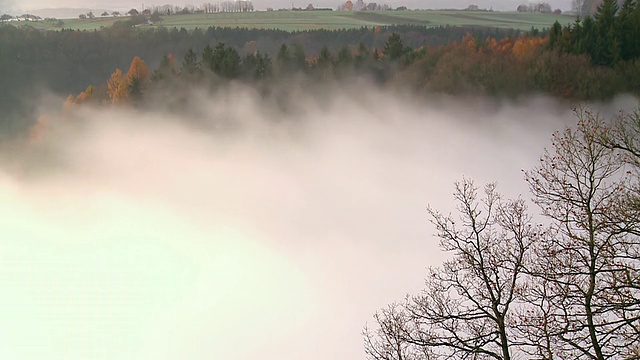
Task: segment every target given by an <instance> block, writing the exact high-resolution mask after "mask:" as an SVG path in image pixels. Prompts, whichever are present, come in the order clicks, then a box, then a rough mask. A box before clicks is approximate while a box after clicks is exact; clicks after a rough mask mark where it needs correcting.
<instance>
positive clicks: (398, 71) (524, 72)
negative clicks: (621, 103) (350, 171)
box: [0, 0, 640, 134]
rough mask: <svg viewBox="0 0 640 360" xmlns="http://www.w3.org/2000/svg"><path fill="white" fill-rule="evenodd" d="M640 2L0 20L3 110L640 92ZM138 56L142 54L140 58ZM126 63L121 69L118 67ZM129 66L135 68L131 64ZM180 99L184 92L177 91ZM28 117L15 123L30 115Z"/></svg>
mask: <svg viewBox="0 0 640 360" xmlns="http://www.w3.org/2000/svg"><path fill="white" fill-rule="evenodd" d="M639 28H640V6H636V3H635V1H626V2H625V3H624V5H623V6H622V8H620V9H618V8H617V3H616V1H615V0H607V1H604V2H603V3H602V4H601V5H600V6H599V7H598V11H597V12H596V14H595V15H594V16H593V19H592V18H586V19H583V20H578V21H576V22H575V23H574V24H572V25H570V26H566V27H564V28H563V27H561V26H560V25H559V24H557V23H556V24H555V25H554V26H553V28H552V29H550V30H549V31H537V30H534V29H532V30H531V31H530V32H528V33H521V32H518V31H514V30H500V29H487V28H476V27H440V28H426V27H419V26H394V27H376V28H361V29H352V30H334V31H328V30H312V31H303V32H295V33H290V32H285V31H278V30H256V29H243V28H240V29H238V28H214V27H210V28H208V29H206V30H200V29H195V30H193V31H187V30H185V29H184V28H183V29H176V28H173V29H167V28H163V27H159V28H155V29H141V28H136V27H135V26H133V25H132V23H130V22H128V21H123V22H120V23H117V24H116V25H114V26H112V27H110V28H104V29H101V30H97V31H71V30H60V31H47V32H42V31H38V30H35V29H32V28H29V27H22V28H16V27H13V26H11V25H5V26H0V46H1V47H0V78H2V80H3V81H2V82H1V83H0V102H1V103H0V106H1V107H2V109H3V112H4V114H5V116H3V120H2V122H3V123H2V124H1V126H2V127H3V129H5V130H6V131H4V133H5V134H9V133H15V132H21V131H25V130H27V129H28V128H30V126H31V125H32V124H33V121H34V119H35V118H37V116H38V115H39V114H37V111H36V110H35V109H33V108H31V107H30V106H29V104H30V103H31V102H32V100H33V99H34V98H37V97H39V96H41V95H42V90H41V89H47V91H52V92H53V93H54V94H58V95H61V96H65V97H66V96H67V95H69V94H71V95H70V96H69V98H68V99H67V103H81V102H85V101H87V99H89V98H90V99H91V100H92V101H93V102H94V103H96V104H110V103H125V102H126V103H131V104H136V105H137V106H144V104H145V96H144V95H145V94H147V93H153V92H154V91H155V90H158V89H169V88H173V89H182V88H184V87H190V86H192V85H198V86H200V87H210V88H212V89H219V88H221V87H224V85H225V84H226V83H228V82H229V81H239V82H244V83H247V84H250V85H252V86H254V85H255V86H256V87H258V88H259V89H263V90H265V89H270V88H271V89H275V88H278V87H277V86H274V85H277V84H279V83H284V82H287V81H289V80H290V79H291V77H292V76H295V77H296V79H298V80H300V79H302V80H301V81H308V82H310V83H315V84H317V83H319V82H320V81H327V82H329V81H330V82H340V81H345V79H347V80H348V79H350V78H351V77H353V76H356V77H363V78H367V79H369V80H371V81H373V82H375V83H378V84H380V85H383V86H401V87H403V88H405V89H408V90H410V91H412V92H414V93H415V94H418V95H419V94H427V93H431V92H440V93H450V94H462V95H487V96H496V97H519V96H526V95H530V94H548V95H551V96H554V97H558V98H562V99H568V100H594V99H595V100H597V99H608V98H611V97H612V96H615V95H616V94H620V93H632V94H636V95H637V94H639V92H640V60H639V59H638V57H639V56H640V50H639V48H638V46H639V44H640V43H639V40H638V37H637V36H634V34H637V33H639V32H638V31H637V30H638V29H639ZM132 59H133V60H132ZM116 69H118V70H116ZM127 69H128V70H127ZM175 96H176V98H177V99H179V97H180V94H179V91H176V94H175ZM25 116H26V118H28V119H31V120H30V121H24V120H20V121H18V120H16V119H23V118H25Z"/></svg>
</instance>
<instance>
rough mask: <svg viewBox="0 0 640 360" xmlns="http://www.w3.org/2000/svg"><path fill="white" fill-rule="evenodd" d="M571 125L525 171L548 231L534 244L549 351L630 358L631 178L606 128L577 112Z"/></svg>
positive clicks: (636, 306) (634, 306)
mask: <svg viewBox="0 0 640 360" xmlns="http://www.w3.org/2000/svg"><path fill="white" fill-rule="evenodd" d="M577 116H578V118H579V123H578V126H577V128H576V129H575V130H574V129H567V130H566V131H564V132H563V133H556V134H554V137H553V151H551V152H549V151H546V152H545V153H544V154H543V156H542V157H541V159H540V165H539V166H538V167H536V168H535V169H533V170H532V171H530V172H528V173H527V181H528V182H529V185H530V189H531V192H532V194H533V196H534V201H535V202H536V203H537V204H538V205H539V206H540V207H541V209H542V211H543V215H545V216H546V217H548V218H549V219H550V220H551V222H552V230H553V231H554V236H549V237H548V239H547V240H546V242H545V243H544V246H543V247H541V248H540V249H539V253H538V257H539V259H540V261H539V263H541V264H543V265H544V266H543V268H544V271H540V267H539V268H538V271H537V272H535V271H534V272H532V274H533V275H534V276H535V277H537V278H538V279H539V280H540V281H541V282H542V283H543V284H545V286H546V287H547V289H548V290H549V293H548V294H545V295H544V296H545V301H547V302H548V307H547V310H549V311H548V313H547V314H546V318H545V319H544V321H546V322H547V323H549V324H553V326H552V328H553V330H552V331H551V332H550V335H551V336H552V338H553V341H554V344H553V349H554V350H553V352H554V353H555V354H558V355H559V356H560V357H564V358H567V357H568V358H577V357H586V358H591V359H598V360H603V359H610V358H625V357H629V356H633V354H632V353H633V348H634V347H635V346H636V344H638V343H640V331H639V329H640V291H639V288H638V284H639V283H640V277H639V276H638V275H639V274H638V271H639V270H638V269H640V257H638V249H639V246H640V244H639V243H638V238H637V236H634V235H633V234H632V233H630V231H629V230H630V229H637V225H638V222H637V220H638V219H637V217H638V216H637V214H636V216H635V217H628V216H627V215H628V213H629V211H628V208H627V207H626V206H627V205H626V204H627V199H628V198H629V195H630V192H629V191H630V189H631V186H630V184H631V181H632V180H631V178H632V177H631V176H630V173H627V172H626V171H625V162H624V161H622V156H621V155H620V154H619V153H618V152H616V151H615V150H614V149H613V148H612V147H609V146H604V145H603V144H602V141H600V140H601V139H602V137H603V134H606V133H607V132H608V131H609V130H608V128H607V127H605V126H604V124H603V123H602V121H600V119H599V118H598V117H597V116H592V115H591V114H590V113H588V112H585V111H577Z"/></svg>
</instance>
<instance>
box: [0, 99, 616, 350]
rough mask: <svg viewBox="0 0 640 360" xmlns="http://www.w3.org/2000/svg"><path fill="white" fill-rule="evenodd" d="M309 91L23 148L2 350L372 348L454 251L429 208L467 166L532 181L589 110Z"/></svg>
mask: <svg viewBox="0 0 640 360" xmlns="http://www.w3.org/2000/svg"><path fill="white" fill-rule="evenodd" d="M363 89H366V90H363ZM303 90H304V89H298V88H294V89H292V91H291V94H292V95H291V97H290V98H289V99H288V100H289V104H295V106H294V107H293V108H292V107H291V106H288V107H285V108H286V110H283V108H282V106H279V105H278V104H276V103H275V102H273V101H271V100H268V99H265V98H264V97H262V96H259V95H257V94H256V93H254V92H253V91H251V90H248V89H246V88H244V87H241V86H236V87H234V86H231V87H230V88H229V89H228V91H224V92H220V93H218V94H217V95H215V96H213V95H211V94H209V93H206V92H194V93H193V96H191V97H190V99H189V100H188V101H187V102H186V103H185V104H184V108H183V109H184V110H183V111H174V112H171V113H169V112H166V111H163V110H153V109H149V110H144V111H143V110H140V109H137V110H136V109H133V108H129V107H115V106H114V107H110V108H92V107H90V106H85V107H80V108H78V109H76V110H74V111H73V113H71V114H68V115H65V116H60V117H56V116H52V117H50V118H49V123H48V125H47V128H46V129H45V130H44V132H43V133H42V134H41V136H40V137H39V138H38V140H37V141H32V142H30V143H29V144H24V145H23V144H21V143H20V142H15V143H12V144H11V145H6V146H5V148H3V149H2V153H3V157H2V160H1V165H0V241H1V242H2V244H1V245H0V259H1V260H0V261H1V262H2V266H0V357H2V358H6V359H25V360H31V359H45V358H46V359H51V360H56V359H116V358H117V359H177V358H184V359H216V358H225V359H234V360H235V359H238V360H240V359H256V358H260V359H267V360H268V359H282V360H288V359H291V360H293V359H311V360H313V359H328V358H330V359H361V358H364V354H363V351H362V338H361V331H362V327H363V326H364V324H365V323H366V322H368V321H370V319H371V314H372V313H374V312H375V311H376V309H378V308H380V307H382V306H384V305H385V304H387V303H389V302H392V301H394V300H399V299H401V297H402V294H404V293H407V292H415V291H417V290H418V289H420V288H421V286H422V282H423V278H424V275H425V268H426V267H427V266H430V265H437V264H439V263H440V262H441V260H442V259H443V255H442V253H440V251H439V250H438V248H437V240H436V239H435V238H434V237H433V236H432V234H433V233H434V229H433V228H432V227H431V225H430V224H429V222H428V220H427V214H426V211H425V208H426V206H427V205H428V204H431V205H432V206H433V207H435V208H438V209H441V210H443V211H444V212H448V211H450V210H453V209H452V208H451V203H452V202H451V193H452V184H453V182H454V181H456V180H459V179H461V178H462V177H463V176H465V177H469V178H473V179H475V180H476V181H477V182H478V183H479V184H482V183H485V182H489V181H498V184H499V189H500V190H501V192H503V193H505V194H506V195H508V196H517V195H518V194H525V195H524V196H525V197H526V192H527V186H526V184H525V183H524V181H522V175H521V172H520V170H521V169H527V168H530V167H532V166H534V165H535V164H536V162H537V160H538V156H539V154H540V153H541V152H542V150H543V148H544V147H545V146H547V145H548V143H549V138H550V134H551V133H552V132H553V131H554V130H557V129H561V128H563V127H564V126H565V124H572V123H574V122H575V118H574V116H573V114H572V113H571V111H570V109H569V108H568V107H566V106H562V105H560V104H557V103H555V102H554V101H552V100H549V99H545V98H538V99H531V100H527V101H521V102H519V103H510V104H507V103H504V104H502V103H496V102H485V101H484V100H477V99H475V100H472V99H464V100H462V99H452V98H446V97H434V98H431V99H427V100H424V99H420V100H419V99H416V98H413V97H411V96H408V95H403V94H398V93H397V92H393V91H390V90H380V89H376V88H374V87H361V86H359V87H357V88H356V87H355V86H354V87H351V88H349V87H344V86H343V87H339V88H331V89H328V90H329V91H324V94H325V95H323V96H313V95H310V94H312V93H313V92H305V91H303ZM305 93H306V94H307V95H304V94H305ZM619 105H620V104H615V105H612V108H613V109H618V108H620V107H621V106H619Z"/></svg>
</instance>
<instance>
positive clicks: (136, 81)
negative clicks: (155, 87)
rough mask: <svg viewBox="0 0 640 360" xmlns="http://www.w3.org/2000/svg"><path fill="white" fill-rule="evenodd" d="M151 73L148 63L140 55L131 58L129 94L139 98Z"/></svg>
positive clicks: (128, 83)
mask: <svg viewBox="0 0 640 360" xmlns="http://www.w3.org/2000/svg"><path fill="white" fill-rule="evenodd" d="M149 78H150V73H149V68H148V67H147V64H145V62H144V60H142V59H141V58H140V57H139V56H135V57H134V58H133V60H131V65H130V66H129V71H127V76H126V80H127V86H128V88H129V94H130V95H131V96H132V97H133V98H139V97H140V96H141V95H142V89H143V88H144V85H145V84H146V82H147V81H149Z"/></svg>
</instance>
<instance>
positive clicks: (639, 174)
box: [365, 109, 640, 360]
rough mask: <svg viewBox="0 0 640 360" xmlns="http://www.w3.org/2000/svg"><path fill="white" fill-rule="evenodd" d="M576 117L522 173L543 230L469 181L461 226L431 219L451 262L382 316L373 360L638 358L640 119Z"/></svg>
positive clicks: (463, 191) (520, 203)
mask: <svg viewBox="0 0 640 360" xmlns="http://www.w3.org/2000/svg"><path fill="white" fill-rule="evenodd" d="M577 115H578V118H579V123H578V126H577V128H574V129H571V128H569V129H567V130H566V131H564V132H562V133H556V134H554V136H553V146H552V148H551V149H550V150H549V151H545V153H544V154H543V155H542V156H541V158H540V165H538V166H537V167H535V168H534V169H532V170H531V171H528V172H525V174H526V180H527V182H528V183H529V185H530V190H531V194H532V196H533V201H534V202H535V203H536V204H537V205H538V206H539V207H540V210H541V211H542V215H544V217H545V219H546V223H545V224H544V225H541V224H539V223H537V222H536V221H534V220H533V218H532V216H531V215H530V213H529V210H528V209H527V206H526V203H525V201H524V200H522V199H516V200H509V199H504V198H502V197H501V196H500V194H499V193H498V192H497V190H496V186H495V184H490V185H488V186H486V188H485V189H484V195H483V196H480V195H478V190H477V188H476V187H475V186H474V184H473V182H472V181H470V180H464V181H462V182H460V183H458V184H456V190H455V195H454V196H455V199H456V203H457V205H458V206H457V209H458V211H459V212H458V215H459V216H455V217H454V216H452V215H445V214H442V213H440V212H438V211H437V210H434V209H429V213H430V215H431V219H432V223H433V224H434V225H435V227H436V229H437V235H438V237H439V239H440V246H441V248H442V250H443V251H445V252H447V253H449V254H450V255H451V258H450V260H447V261H445V262H444V263H443V265H442V266H440V267H434V268H430V269H429V273H428V275H427V278H426V279H425V288H424V290H423V291H422V292H421V293H420V294H417V295H413V296H408V297H407V298H406V300H405V301H402V302H399V303H395V304H391V305H389V306H388V307H387V308H384V309H383V310H381V311H380V312H379V313H378V314H376V315H375V326H374V327H370V328H368V329H365V348H366V352H367V355H368V357H369V359H372V360H425V359H496V360H509V359H594V360H605V359H612V360H613V359H620V360H623V359H638V358H640V183H639V182H638V179H640V109H638V110H637V111H636V112H632V113H626V114H625V113H623V114H621V115H620V116H619V117H618V118H617V119H615V120H614V121H613V122H612V123H607V122H605V121H603V120H601V119H600V118H598V116H596V115H593V114H591V113H589V112H587V111H583V110H580V111H578V112H577Z"/></svg>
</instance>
